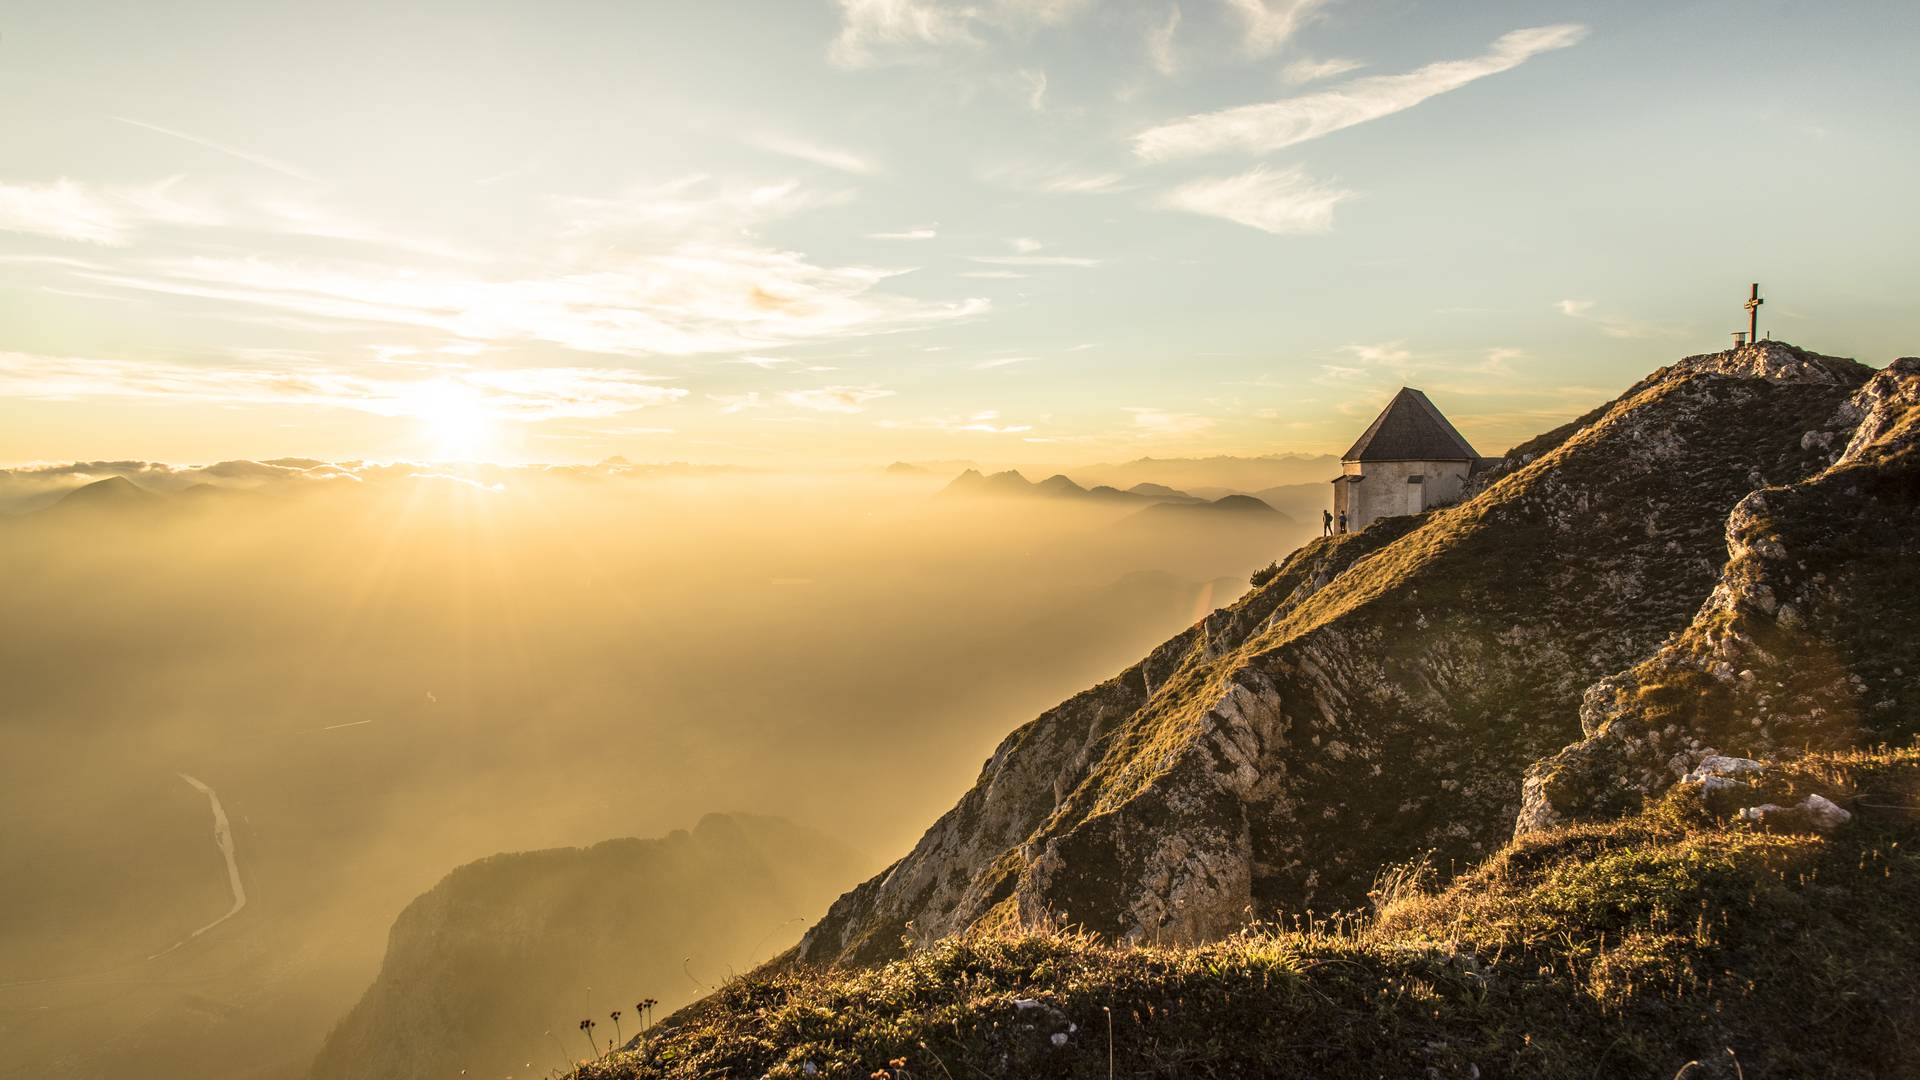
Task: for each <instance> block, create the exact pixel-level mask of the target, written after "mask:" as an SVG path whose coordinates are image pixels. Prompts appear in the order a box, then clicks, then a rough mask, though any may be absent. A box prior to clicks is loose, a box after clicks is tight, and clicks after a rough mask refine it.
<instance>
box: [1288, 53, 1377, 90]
mask: <svg viewBox="0 0 1920 1080" xmlns="http://www.w3.org/2000/svg"><path fill="white" fill-rule="evenodd" d="M1363 67H1366V65H1365V64H1363V63H1361V62H1360V61H1358V60H1343V59H1340V58H1337V57H1335V58H1330V59H1326V60H1315V59H1314V58H1312V57H1310V56H1303V57H1301V58H1300V59H1298V60H1295V61H1294V62H1293V63H1291V64H1288V65H1287V66H1286V67H1284V68H1281V69H1280V77H1281V78H1282V79H1285V80H1286V81H1287V85H1289V86H1301V85H1304V84H1306V83H1310V82H1319V81H1320V80H1321V79H1331V78H1333V77H1334V76H1335V75H1345V74H1346V73H1347V72H1349V71H1355V70H1357V69H1359V68H1363Z"/></svg>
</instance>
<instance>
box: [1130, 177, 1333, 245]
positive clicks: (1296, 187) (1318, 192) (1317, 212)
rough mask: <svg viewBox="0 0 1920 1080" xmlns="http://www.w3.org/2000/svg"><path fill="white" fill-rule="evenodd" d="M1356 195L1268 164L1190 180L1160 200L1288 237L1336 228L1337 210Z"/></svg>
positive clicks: (1174, 207)
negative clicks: (1288, 235) (1334, 215)
mask: <svg viewBox="0 0 1920 1080" xmlns="http://www.w3.org/2000/svg"><path fill="white" fill-rule="evenodd" d="M1351 198H1353V192H1351V191H1348V190H1346V189H1344V188H1339V187H1334V186H1332V185H1330V184H1323V183H1321V182H1319V181H1317V180H1315V179H1313V178H1312V177H1310V176H1308V175H1307V172H1306V170H1305V169H1302V168H1300V167H1299V166H1297V165H1296V166H1290V167H1288V168H1285V169H1269V168H1268V167H1266V166H1265V165H1262V166H1260V167H1258V168H1255V169H1252V170H1250V171H1248V172H1244V173H1241V174H1239V175H1238V176H1220V177H1204V178H1201V179H1199V180H1193V181H1189V182H1188V183H1185V184H1182V185H1180V186H1179V187H1177V188H1174V189H1173V190H1172V191H1169V192H1167V193H1166V195H1164V196H1162V197H1161V199H1160V205H1161V206H1164V207H1166V208H1168V209H1172V210H1184V211H1186V212H1188V213H1191V214H1205V215H1207V216H1209V217H1217V218H1225V219H1226V220H1228V221H1232V222H1237V223H1239V224H1241V225H1246V226H1250V227H1252V228H1255V229H1259V230H1261V231H1262V232H1269V233H1274V234H1276V235H1285V234H1293V233H1323V232H1327V231H1329V230H1331V229H1332V228H1333V211H1334V208H1335V207H1337V206H1339V205H1340V204H1341V203H1343V202H1345V201H1346V200H1348V199H1351Z"/></svg>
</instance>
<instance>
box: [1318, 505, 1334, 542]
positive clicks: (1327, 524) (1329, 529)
mask: <svg viewBox="0 0 1920 1080" xmlns="http://www.w3.org/2000/svg"><path fill="white" fill-rule="evenodd" d="M1320 535H1321V536H1332V535H1333V511H1331V510H1322V511H1320Z"/></svg>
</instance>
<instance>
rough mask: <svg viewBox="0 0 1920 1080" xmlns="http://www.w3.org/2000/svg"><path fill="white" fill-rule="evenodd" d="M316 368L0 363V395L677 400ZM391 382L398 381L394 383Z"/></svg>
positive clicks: (401, 403)
mask: <svg viewBox="0 0 1920 1080" xmlns="http://www.w3.org/2000/svg"><path fill="white" fill-rule="evenodd" d="M417 371H418V369H407V368H402V369H397V371H396V372H394V373H386V372H381V371H379V370H377V369H363V370H355V371H348V370H344V369H340V368H332V367H326V366H323V365H281V366H276V367H254V368H242V367H218V368H214V367H196V366H193V365H188V364H178V363H163V362H149V361H131V360H110V359H95V358H89V357H73V356H41V355H35V354H30V353H18V352H5V353H0V395H4V396H9V397H21V398H27V399H32V400H39V401H76V400H81V399H87V398H133V399H146V400H152V399H155V398H164V399H171V400H175V401H196V402H205V403H211V404H223V405H283V406H285V405H292V406H320V407H326V408H339V409H352V410H355V411H358V412H367V413H373V414H375V415H379V416H421V415H430V414H431V413H432V412H433V411H434V409H435V407H436V403H438V402H444V401H446V400H447V399H448V398H450V397H457V398H459V399H461V400H462V401H465V402H471V403H472V407H473V408H474V409H475V410H477V411H479V412H481V413H483V414H485V415H488V416H492V417H496V418H500V419H512V420H520V421H528V422H537V421H541V420H555V419H567V418H573V419H583V418H595V417H607V416H615V415H619V414H621V413H627V412H632V411H634V410H636V409H642V408H647V407H649V406H655V405H663V404H667V403H669V402H673V401H677V400H679V399H680V398H682V397H685V396H686V394H687V391H685V390H683V389H680V388H678V387H671V386H662V385H660V379H659V377H657V376H651V375H645V374H641V373H639V372H633V371H626V370H622V369H614V368H579V367H568V368H505V369H496V370H467V371H440V372H433V373H426V374H421V373H417ZM398 372H406V374H399V373H398Z"/></svg>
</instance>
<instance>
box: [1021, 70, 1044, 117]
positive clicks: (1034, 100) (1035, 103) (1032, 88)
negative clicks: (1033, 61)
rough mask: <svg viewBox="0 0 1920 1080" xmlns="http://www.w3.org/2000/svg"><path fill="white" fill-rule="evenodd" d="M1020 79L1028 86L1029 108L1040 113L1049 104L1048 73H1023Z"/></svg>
mask: <svg viewBox="0 0 1920 1080" xmlns="http://www.w3.org/2000/svg"><path fill="white" fill-rule="evenodd" d="M1020 78H1021V79H1022V80H1024V81H1025V82H1026V84H1027V108H1028V109H1031V110H1032V111H1034V112H1039V111H1040V110H1041V109H1043V108H1045V107H1046V104H1047V73H1046V72H1044V71H1022V72H1021V73H1020Z"/></svg>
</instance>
